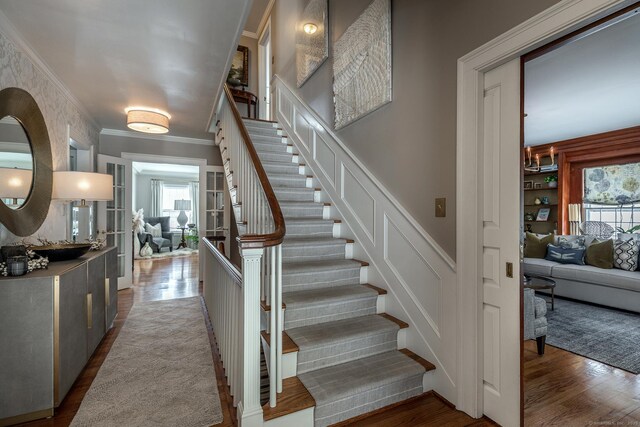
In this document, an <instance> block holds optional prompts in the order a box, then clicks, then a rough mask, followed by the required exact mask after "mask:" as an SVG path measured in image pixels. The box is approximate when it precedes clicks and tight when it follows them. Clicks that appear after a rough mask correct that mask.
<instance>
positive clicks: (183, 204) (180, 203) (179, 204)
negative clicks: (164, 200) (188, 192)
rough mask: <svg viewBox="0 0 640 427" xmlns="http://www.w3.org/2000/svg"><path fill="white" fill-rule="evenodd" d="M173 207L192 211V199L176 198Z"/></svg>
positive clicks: (178, 209)
mask: <svg viewBox="0 0 640 427" xmlns="http://www.w3.org/2000/svg"><path fill="white" fill-rule="evenodd" d="M173 209H174V210H176V211H190V210H191V200H184V199H181V200H174V201H173Z"/></svg>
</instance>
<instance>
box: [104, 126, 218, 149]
mask: <svg viewBox="0 0 640 427" xmlns="http://www.w3.org/2000/svg"><path fill="white" fill-rule="evenodd" d="M100 135H110V136H121V137H124V138H136V139H144V140H148V141H149V142H152V141H164V142H178V143H181V144H196V145H210V146H213V145H215V144H214V142H213V135H212V136H211V138H212V139H211V140H208V139H199V138H187V137H185V136H174V135H155V134H150V133H140V132H134V131H128V130H120V129H106V128H105V129H102V131H100Z"/></svg>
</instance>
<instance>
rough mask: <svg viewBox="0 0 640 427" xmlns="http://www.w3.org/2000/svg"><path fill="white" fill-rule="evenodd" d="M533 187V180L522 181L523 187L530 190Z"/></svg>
mask: <svg viewBox="0 0 640 427" xmlns="http://www.w3.org/2000/svg"><path fill="white" fill-rule="evenodd" d="M532 188H533V181H524V189H525V190H531V189H532Z"/></svg>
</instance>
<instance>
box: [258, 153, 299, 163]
mask: <svg viewBox="0 0 640 427" xmlns="http://www.w3.org/2000/svg"><path fill="white" fill-rule="evenodd" d="M257 151H258V157H259V158H260V161H269V162H282V163H293V154H291V153H288V152H286V151H260V150H257Z"/></svg>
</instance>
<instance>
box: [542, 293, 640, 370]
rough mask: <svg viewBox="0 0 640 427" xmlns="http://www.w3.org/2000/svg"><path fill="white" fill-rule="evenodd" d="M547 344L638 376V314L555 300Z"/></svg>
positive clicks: (639, 319)
mask: <svg viewBox="0 0 640 427" xmlns="http://www.w3.org/2000/svg"><path fill="white" fill-rule="evenodd" d="M547 321H548V322H549V329H548V331H547V344H549V345H552V346H554V347H558V348H561V349H563V350H567V351H570V352H572V353H576V354H579V355H581V356H584V357H588V358H589V359H593V360H597V361H599V362H603V363H606V364H607V365H611V366H615V367H616V368H620V369H624V370H625V371H629V372H631V373H634V374H638V373H640V314H633V313H629V312H624V311H619V310H615V309H609V308H604V307H599V306H594V305H590V304H583V303H580V302H576V301H570V300H566V299H561V298H557V297H556V300H555V310H554V311H551V309H549V310H547Z"/></svg>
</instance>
